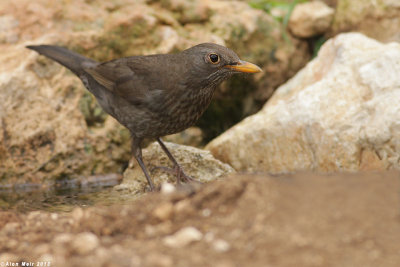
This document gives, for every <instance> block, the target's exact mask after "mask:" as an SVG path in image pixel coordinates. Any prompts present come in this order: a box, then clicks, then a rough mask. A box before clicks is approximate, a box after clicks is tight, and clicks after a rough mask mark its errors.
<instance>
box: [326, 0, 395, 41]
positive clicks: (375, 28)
mask: <svg viewBox="0 0 400 267" xmlns="http://www.w3.org/2000/svg"><path fill="white" fill-rule="evenodd" d="M344 31H346V32H349V31H357V32H361V33H363V34H365V35H367V36H369V37H371V38H374V39H376V40H379V41H381V42H393V41H396V42H399V41H400V1H399V0H379V1H365V0H351V1H349V0H337V6H336V11H335V17H334V19H333V24H332V32H331V33H330V34H331V35H332V36H333V35H336V34H338V33H341V32H344Z"/></svg>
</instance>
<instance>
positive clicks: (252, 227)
mask: <svg viewBox="0 0 400 267" xmlns="http://www.w3.org/2000/svg"><path fill="white" fill-rule="evenodd" d="M399 187H400V181H399V173H398V172H388V173H373V174H371V173H369V174H368V173H360V174H353V175H348V174H334V175H328V176H321V175H316V174H304V173H303V174H296V175H284V176H280V177H276V176H275V177H270V176H267V175H258V176H237V175H236V176H234V177H231V178H229V179H224V180H221V181H216V182H212V183H209V184H206V185H204V186H203V187H201V188H200V189H199V190H198V191H197V192H195V193H193V192H192V193H190V194H182V192H176V193H174V194H169V195H166V194H162V193H158V192H157V193H152V194H148V195H146V196H143V197H141V198H139V199H138V200H136V201H134V202H133V203H129V204H128V205H126V204H125V205H122V204H117V205H115V204H114V205H112V206H101V205H96V206H95V207H89V208H80V207H77V208H75V209H74V210H73V211H72V212H69V213H66V212H62V213H51V212H43V211H32V212H29V213H26V214H21V213H15V212H14V211H7V212H1V213H0V240H1V242H0V262H7V261H9V262H17V261H29V262H30V261H34V262H36V261H50V265H51V266H57V267H66V266H142V267H146V266H149V267H150V266H151V267H153V266H165V267H169V266H171V267H172V266H177V267H183V266H202V267H203V266H217V267H222V266H226V267H231V266H232V267H235V266H254V267H256V266H257V267H258V266H260V267H264V266H316V267H326V266H365V267H376V266H385V267H397V266H398V264H399V262H400V254H399V249H400V245H399V239H400V222H399V216H400V207H399V203H400V199H399ZM161 207H172V212H170V215H169V216H167V217H159V216H157V213H155V212H154V211H156V210H159V209H160V208H161ZM169 209H171V208H169ZM167 240H169V241H167ZM171 240H172V241H171ZM182 240H183V241H182ZM176 244H179V248H176ZM20 266H21V264H20Z"/></svg>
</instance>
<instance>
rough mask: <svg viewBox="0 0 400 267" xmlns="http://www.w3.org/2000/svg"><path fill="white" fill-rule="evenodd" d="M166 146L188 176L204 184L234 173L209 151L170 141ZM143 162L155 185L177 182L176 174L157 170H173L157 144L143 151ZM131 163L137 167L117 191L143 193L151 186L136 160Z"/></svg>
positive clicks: (131, 170)
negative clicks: (161, 167)
mask: <svg viewBox="0 0 400 267" xmlns="http://www.w3.org/2000/svg"><path fill="white" fill-rule="evenodd" d="M164 143H165V145H166V146H167V148H168V149H169V151H170V152H171V154H172V155H173V156H174V157H175V159H176V161H177V162H178V163H179V164H180V165H181V167H182V168H183V170H184V171H185V173H186V174H187V175H189V176H191V177H193V178H195V179H196V180H198V181H200V182H202V183H205V182H210V181H212V180H216V179H218V178H220V177H222V176H225V175H227V174H229V173H233V172H235V171H234V169H233V168H232V167H231V166H229V165H228V164H225V163H222V162H220V161H219V160H217V159H215V158H214V157H213V156H212V155H211V153H210V152H209V151H207V150H202V149H198V148H194V147H190V146H184V145H178V144H174V143H169V142H164ZM143 161H144V162H145V164H146V167H147V168H148V170H149V172H150V175H151V176H152V179H153V182H154V184H155V185H156V186H160V185H161V184H162V183H166V182H172V183H175V182H176V176H175V174H173V173H170V172H166V171H165V170H162V169H160V168H156V167H157V166H164V167H169V168H171V167H173V164H172V163H171V161H170V160H169V159H168V157H167V155H166V154H165V153H164V151H163V150H162V149H161V147H160V145H159V144H158V143H157V142H154V143H152V144H151V145H149V146H148V147H147V148H146V149H143ZM131 163H132V164H134V165H133V167H132V168H128V169H126V171H125V173H124V178H123V181H122V183H121V184H120V185H118V186H116V187H115V189H116V190H128V191H130V192H133V193H143V192H144V191H145V188H146V187H147V186H148V185H147V180H146V177H145V176H144V174H143V172H142V169H141V168H140V166H139V164H138V163H137V162H136V161H134V160H132V161H131Z"/></svg>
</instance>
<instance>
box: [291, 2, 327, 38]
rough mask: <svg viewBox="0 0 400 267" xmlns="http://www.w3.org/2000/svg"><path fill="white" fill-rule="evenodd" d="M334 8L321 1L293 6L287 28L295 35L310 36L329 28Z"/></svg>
mask: <svg viewBox="0 0 400 267" xmlns="http://www.w3.org/2000/svg"><path fill="white" fill-rule="evenodd" d="M334 13H335V10H334V9H333V8H331V7H329V6H327V5H326V4H324V2H321V1H311V2H306V3H301V4H298V5H296V6H295V8H294V10H293V12H292V14H291V15H290V19H289V24H288V26H289V29H290V31H291V32H292V33H293V34H294V35H295V36H297V37H300V38H310V37H313V36H315V35H319V34H323V33H325V32H327V31H328V30H329V29H330V26H331V23H332V19H333V15H334Z"/></svg>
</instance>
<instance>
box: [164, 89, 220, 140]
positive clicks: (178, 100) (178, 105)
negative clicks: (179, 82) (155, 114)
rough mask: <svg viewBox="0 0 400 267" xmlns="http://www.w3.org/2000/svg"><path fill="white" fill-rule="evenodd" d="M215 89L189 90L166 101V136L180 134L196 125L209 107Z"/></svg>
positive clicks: (169, 97)
mask: <svg viewBox="0 0 400 267" xmlns="http://www.w3.org/2000/svg"><path fill="white" fill-rule="evenodd" d="M214 90H215V87H209V88H203V89H200V90H188V91H185V92H183V93H181V94H179V95H171V96H168V97H167V98H166V99H165V102H164V105H163V106H164V107H163V108H162V110H163V114H162V116H160V119H162V120H163V121H164V123H165V131H166V134H172V133H176V132H180V131H182V130H184V129H186V128H188V127H190V126H192V125H194V124H195V123H196V121H197V120H198V119H199V118H200V116H201V115H202V114H203V113H204V111H205V110H206V109H207V107H208V106H209V104H210V102H211V99H212V97H213V94H214Z"/></svg>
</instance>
